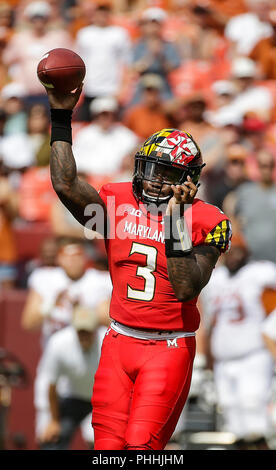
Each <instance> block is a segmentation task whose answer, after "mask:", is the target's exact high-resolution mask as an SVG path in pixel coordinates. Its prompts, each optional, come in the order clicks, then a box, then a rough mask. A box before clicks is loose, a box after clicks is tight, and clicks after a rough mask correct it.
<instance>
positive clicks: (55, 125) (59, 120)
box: [51, 109, 73, 145]
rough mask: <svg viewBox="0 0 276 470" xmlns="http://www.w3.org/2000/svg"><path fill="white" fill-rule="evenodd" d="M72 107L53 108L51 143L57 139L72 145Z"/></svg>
mask: <svg viewBox="0 0 276 470" xmlns="http://www.w3.org/2000/svg"><path fill="white" fill-rule="evenodd" d="M72 114H73V111H72V110H71V109H51V124H52V127H51V145H52V144H53V142H55V141H56V140H61V141H63V142H69V144H71V145H72V128H71V120H72Z"/></svg>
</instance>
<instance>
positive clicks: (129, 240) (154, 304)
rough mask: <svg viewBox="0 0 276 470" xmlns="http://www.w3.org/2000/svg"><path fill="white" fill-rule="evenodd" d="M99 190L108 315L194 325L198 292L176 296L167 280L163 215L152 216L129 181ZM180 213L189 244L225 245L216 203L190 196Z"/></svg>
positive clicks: (224, 223)
mask: <svg viewBox="0 0 276 470" xmlns="http://www.w3.org/2000/svg"><path fill="white" fill-rule="evenodd" d="M100 196H101V198H102V199H103V201H104V202H105V204H106V206H107V213H108V218H109V234H108V237H107V239H106V249H107V254H108V261H109V269H110V275H111V279H112V283H113V293H112V300H111V305H110V316H111V318H113V319H114V320H117V321H118V322H120V323H123V324H124V325H127V326H130V327H132V328H144V329H153V330H181V331H187V332H189V331H195V330H197V328H198V326H199V321H200V318H199V312H198V309H197V306H196V302H197V298H194V299H193V300H191V301H189V302H180V301H179V300H178V299H177V297H176V296H175V293H174V291H173V288H172V286H171V283H170V281H169V277H168V271H167V259H166V255H165V243H164V229H163V220H162V215H160V216H157V215H156V216H153V215H152V214H151V213H149V212H148V211H147V206H146V205H143V204H141V203H140V204H138V202H137V200H136V199H135V197H134V195H133V192H132V183H110V184H106V185H104V186H103V187H102V188H101V190H100ZM185 219H186V221H187V224H188V227H189V230H190V233H192V242H193V245H194V246H196V245H201V244H213V245H215V246H217V247H218V248H219V249H220V250H221V251H226V250H227V248H228V244H229V238H230V236H231V226H230V222H229V219H228V218H227V217H226V216H225V214H224V213H223V212H222V211H220V210H219V209H218V208H217V207H215V206H213V205H211V204H207V203H205V202H203V201H201V200H200V199H195V200H194V202H193V204H192V206H191V207H190V208H188V209H187V210H186V211H185Z"/></svg>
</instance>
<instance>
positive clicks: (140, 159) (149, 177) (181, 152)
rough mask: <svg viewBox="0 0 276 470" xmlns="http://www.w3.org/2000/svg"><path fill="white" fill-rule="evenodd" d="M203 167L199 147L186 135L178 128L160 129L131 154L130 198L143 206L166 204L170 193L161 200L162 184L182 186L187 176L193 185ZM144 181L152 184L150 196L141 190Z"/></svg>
mask: <svg viewBox="0 0 276 470" xmlns="http://www.w3.org/2000/svg"><path fill="white" fill-rule="evenodd" d="M204 166H205V164H204V163H203V161H202V155H201V151H200V148H199V147H198V145H197V144H196V142H195V141H194V139H193V138H192V136H191V135H190V134H188V133H187V132H182V131H180V130H178V129H163V130H161V131H159V132H156V133H155V134H153V135H151V136H150V137H148V138H147V140H146V141H145V142H144V144H143V145H142V147H141V148H140V150H139V151H138V152H137V153H136V154H135V166H134V174H133V180H132V189H133V193H134V196H135V198H136V199H137V200H138V201H141V202H144V203H147V204H148V203H155V204H157V205H160V204H161V203H166V202H168V200H169V199H170V198H171V197H172V196H173V192H172V191H171V193H170V194H169V195H168V196H165V197H164V196H163V197H162V188H163V187H164V185H172V184H174V185H177V184H183V183H184V181H186V179H187V176H188V175H189V176H190V177H191V178H192V181H193V183H194V184H196V185H197V184H198V180H199V176H200V173H201V170H202V168H203V167H204ZM145 181H148V182H150V183H151V184H153V185H154V193H149V194H148V193H147V192H146V191H145V189H144V185H143V183H144V182H145Z"/></svg>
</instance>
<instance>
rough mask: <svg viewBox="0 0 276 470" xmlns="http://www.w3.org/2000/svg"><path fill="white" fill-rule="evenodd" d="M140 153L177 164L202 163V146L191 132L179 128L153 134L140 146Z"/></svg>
mask: <svg viewBox="0 0 276 470" xmlns="http://www.w3.org/2000/svg"><path fill="white" fill-rule="evenodd" d="M139 153H141V154H142V155H144V156H146V157H157V158H161V159H162V160H167V161H168V162H171V163H172V164H173V165H176V166H185V165H187V164H191V162H192V165H194V166H196V165H200V164H201V163H202V161H201V158H202V157H201V152H200V148H199V147H198V146H197V144H196V143H195V141H194V140H193V138H192V136H191V134H188V132H182V131H179V130H177V129H162V130H161V131H159V132H156V133H155V134H153V135H151V136H150V137H149V138H148V139H147V140H146V141H145V142H144V144H143V145H142V147H141V148H140V151H139Z"/></svg>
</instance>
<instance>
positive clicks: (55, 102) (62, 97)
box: [45, 84, 83, 109]
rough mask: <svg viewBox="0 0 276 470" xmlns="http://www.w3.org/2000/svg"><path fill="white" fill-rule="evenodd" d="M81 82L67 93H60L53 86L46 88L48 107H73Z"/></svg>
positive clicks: (76, 100) (79, 92)
mask: <svg viewBox="0 0 276 470" xmlns="http://www.w3.org/2000/svg"><path fill="white" fill-rule="evenodd" d="M82 87H83V84H81V85H80V86H79V87H78V88H76V90H74V91H71V92H69V93H62V92H60V91H57V90H55V89H53V88H46V87H45V90H46V92H47V95H48V99H49V103H50V107H51V108H53V109H74V107H75V106H76V104H77V102H78V101H79V97H80V95H81V92H82Z"/></svg>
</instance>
